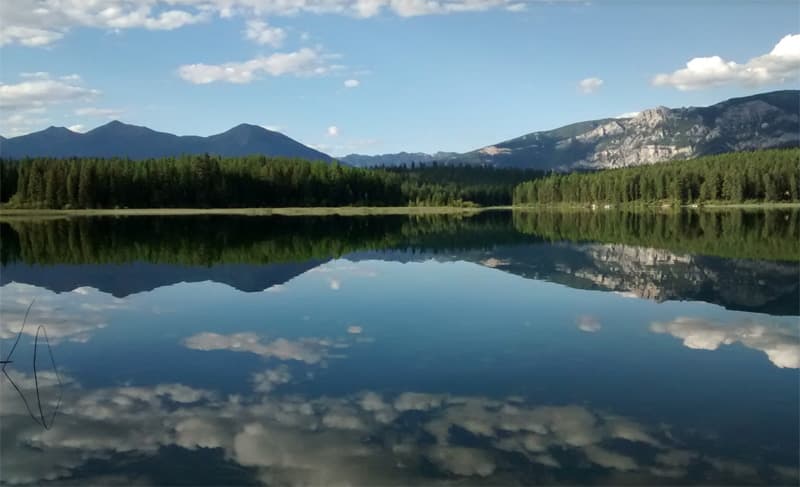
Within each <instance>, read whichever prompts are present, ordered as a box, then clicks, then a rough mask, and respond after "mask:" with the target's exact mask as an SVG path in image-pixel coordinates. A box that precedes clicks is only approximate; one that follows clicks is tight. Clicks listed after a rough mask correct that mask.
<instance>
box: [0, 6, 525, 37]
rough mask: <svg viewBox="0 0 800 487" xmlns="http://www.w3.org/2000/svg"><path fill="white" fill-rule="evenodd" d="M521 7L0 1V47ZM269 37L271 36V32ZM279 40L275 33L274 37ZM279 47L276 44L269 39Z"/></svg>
mask: <svg viewBox="0 0 800 487" xmlns="http://www.w3.org/2000/svg"><path fill="white" fill-rule="evenodd" d="M490 9H506V10H510V11H515V12H517V11H520V10H523V9H524V2H521V1H519V0H146V1H139V0H105V1H87V0H39V1H37V2H31V1H30V0H4V1H3V2H0V18H2V19H3V23H2V27H0V45H3V44H10V43H16V44H21V45H24V46H31V47H36V46H45V45H48V44H51V43H53V42H55V41H58V40H59V39H61V38H62V37H63V36H64V35H65V34H66V33H67V32H68V31H69V30H70V29H72V28H75V27H89V28H96V29H105V30H111V31H114V30H122V29H133V28H141V29H148V30H172V29H177V28H180V27H183V26H187V25H191V24H196V23H199V22H203V21H206V20H209V19H210V18H212V17H213V16H214V15H216V16H219V17H221V18H230V17H233V16H242V17H245V18H252V17H254V16H264V15H267V16H276V15H280V16H291V15H296V14H300V13H310V14H339V15H348V16H353V17H358V18H368V17H374V16H376V15H379V14H381V12H384V11H386V12H390V13H394V14H396V15H399V16H402V17H413V16H418V15H431V14H449V13H458V12H479V11H487V10H490ZM268 38H270V36H269V35H268ZM271 38H272V39H274V37H271ZM265 43H266V44H270V45H273V44H272V42H265Z"/></svg>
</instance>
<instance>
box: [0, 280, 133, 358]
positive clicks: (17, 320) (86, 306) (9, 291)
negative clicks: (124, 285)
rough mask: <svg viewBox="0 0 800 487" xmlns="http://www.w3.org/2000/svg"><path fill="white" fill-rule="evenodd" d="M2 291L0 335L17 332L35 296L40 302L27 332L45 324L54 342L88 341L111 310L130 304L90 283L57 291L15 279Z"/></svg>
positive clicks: (32, 311) (27, 327)
mask: <svg viewBox="0 0 800 487" xmlns="http://www.w3.org/2000/svg"><path fill="white" fill-rule="evenodd" d="M0 293H2V300H1V302H0V315H2V319H0V339H11V338H14V337H16V336H17V333H19V330H20V328H22V320H23V318H24V317H25V311H26V309H27V308H28V305H29V304H30V303H31V301H32V300H33V299H34V298H35V299H36V302H35V303H34V305H33V307H32V308H31V312H30V315H29V316H28V326H26V327H25V330H24V331H23V333H24V334H26V335H31V336H33V335H35V334H36V329H37V327H38V326H39V325H44V326H45V328H46V329H47V335H48V337H49V338H50V341H51V342H52V343H53V344H55V343H58V342H60V341H65V340H66V341H71V342H86V341H88V340H89V339H90V338H91V336H92V334H93V333H94V332H95V331H96V330H98V329H101V328H105V326H106V323H107V320H108V314H109V313H111V312H113V311H117V310H121V309H125V308H127V307H128V305H127V303H126V301H125V300H123V299H119V298H115V297H113V296H111V295H110V294H106V293H103V292H100V291H98V290H97V289H94V288H90V287H80V288H76V289H74V290H73V291H72V293H62V294H57V293H54V292H51V291H47V290H45V289H42V288H38V287H35V286H30V285H27V284H18V283H11V284H7V285H5V286H3V287H2V288H0ZM76 294H77V295H78V296H76Z"/></svg>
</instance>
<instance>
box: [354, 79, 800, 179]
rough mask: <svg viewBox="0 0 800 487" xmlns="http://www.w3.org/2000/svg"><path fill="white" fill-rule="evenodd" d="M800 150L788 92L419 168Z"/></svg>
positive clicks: (386, 158)
mask: <svg viewBox="0 0 800 487" xmlns="http://www.w3.org/2000/svg"><path fill="white" fill-rule="evenodd" d="M798 145H800V91H798V90H785V91H774V92H769V93H761V94H757V95H753V96H748V97H743V98H732V99H730V100H726V101H723V102H721V103H717V104H715V105H711V106H708V107H688V108H667V107H663V106H660V107H656V108H651V109H648V110H644V111H642V112H640V113H638V114H637V115H635V116H632V117H622V118H604V119H599V120H589V121H585V122H578V123H574V124H571V125H566V126H564V127H560V128H557V129H554V130H547V131H542V132H531V133H529V134H525V135H522V136H520V137H516V138H513V139H509V140H506V141H503V142H499V143H496V144H493V145H489V146H486V147H481V148H479V149H476V150H473V151H470V152H466V153H463V154H450V155H449V156H444V157H443V156H442V154H446V153H441V152H440V153H437V154H436V155H428V154H423V156H424V157H420V158H419V159H417V160H416V161H415V162H428V161H429V160H437V161H438V162H440V163H445V164H451V163H461V164H464V163H466V164H485V165H492V166H498V167H525V168H534V169H540V170H558V171H572V170H582V169H583V170H585V169H610V168H616V167H626V166H637V165H642V164H653V163H657V162H663V161H669V160H674V159H688V158H692V157H699V156H704V155H711V154H719V153H724V152H736V151H743V150H755V149H768V148H779V147H796V146H798ZM397 156H398V154H386V155H382V156H373V157H372V158H371V159H368V160H367V161H368V162H367V164H366V165H372V166H374V165H394V164H396V162H394V161H395V160H396V157H397ZM363 158H364V156H359V155H355V154H353V155H349V156H345V157H344V158H342V160H343V161H345V162H351V161H352V162H354V163H359V164H358V165H363V163H361V161H364V160H365V159H363ZM405 162H408V161H403V162H400V163H401V164H402V163H405Z"/></svg>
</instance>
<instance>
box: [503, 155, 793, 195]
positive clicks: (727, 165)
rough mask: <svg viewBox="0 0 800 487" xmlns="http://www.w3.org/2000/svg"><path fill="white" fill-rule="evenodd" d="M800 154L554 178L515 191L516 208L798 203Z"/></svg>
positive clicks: (718, 157)
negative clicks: (544, 205)
mask: <svg viewBox="0 0 800 487" xmlns="http://www.w3.org/2000/svg"><path fill="white" fill-rule="evenodd" d="M798 164H800V149H772V150H762V151H754V152H735V153H730V154H721V155H716V156H707V157H701V158H698V159H692V160H688V161H677V162H670V163H662V164H652V165H646V166H637V167H630V168H623V169H613V170H606V171H598V172H592V173H571V174H552V175H550V176H547V177H544V178H539V179H534V180H532V181H528V182H525V183H522V184H520V185H519V186H517V187H516V188H515V189H514V196H513V201H514V204H515V205H531V204H558V203H574V204H597V203H601V204H624V203H633V204H656V203H661V204H664V203H669V204H699V203H711V202H722V203H746V202H798V201H800V187H798V184H800V175H799V174H798V172H799V171H800V168H799V167H798Z"/></svg>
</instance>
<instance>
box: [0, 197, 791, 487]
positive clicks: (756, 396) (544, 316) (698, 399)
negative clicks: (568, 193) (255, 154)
mask: <svg viewBox="0 0 800 487" xmlns="http://www.w3.org/2000/svg"><path fill="white" fill-rule="evenodd" d="M798 242H800V213H798V212H797V211H790V210H781V211H778V210H776V211H718V212H713V211H702V212H697V211H694V212H693V211H685V212H681V213H672V212H668V213H657V212H649V213H648V212H643V213H623V212H615V211H597V212H579V211H574V212H544V211H543V212H515V213H512V212H503V211H496V212H483V213H478V214H475V215H471V216H469V215H451V216H447V215H436V216H419V215H415V216H403V215H392V216H359V217H344V216H329V217H321V216H320V217H289V216H258V217H256V216H250V217H248V216H220V215H215V216H161V217H145V216H136V217H123V218H112V217H97V218H88V217H87V218H72V219H51V220H24V219H16V220H8V221H6V222H4V223H0V243H1V244H2V247H1V250H0V258H1V260H2V269H1V271H0V284H1V285H2V287H0V292H2V295H1V301H0V311H1V312H2V325H1V326H0V338H2V354H0V358H2V359H3V360H9V361H11V363H9V364H6V365H5V368H4V372H5V374H4V375H3V376H2V377H0V387H1V388H2V398H1V399H0V400H1V401H2V411H1V412H0V414H1V415H2V422H1V423H0V437H1V438H2V445H1V446H2V451H0V466H1V467H2V473H1V474H0V479H1V480H2V481H3V483H6V484H14V485H17V484H22V485H24V484H50V483H53V484H74V485H112V484H131V483H133V484H155V485H172V484H183V485H187V484H192V485H196V484H206V485H255V484H273V485H296V484H303V485H308V484H316V485H319V484H349V485H390V484H404V485H408V484H453V483H458V484H467V485H473V484H474V485H479V484H480V485H485V484H492V485H498V484H502V485H516V484H525V485H531V484H548V485H555V484H717V485H719V484H736V485H741V484H770V485H774V484H789V485H791V484H794V485H796V484H797V482H798V469H799V468H800V465H798V458H799V455H800V441H799V440H798V430H799V428H800V422H799V421H798V407H799V406H800V404H799V403H800V399H799V397H800V386H799V385H798V368H800V328H799V322H798V316H800V304H799V303H800V301H799V299H798V298H799V297H800V294H799V293H800V282H799V281H798V279H799V276H800V248H799V245H800V244H799V243H798ZM31 302H33V304H32V305H31ZM29 305H30V312H29V314H28V316H27V319H26V320H24V317H25V314H26V309H28V307H29ZM23 321H24V322H25V327H24V328H22V325H23ZM21 329H22V332H21V333H20V330H21ZM18 338H19V342H18V344H17V345H16V347H14V343H15V341H16V340H17V339H18ZM12 348H13V351H12Z"/></svg>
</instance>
